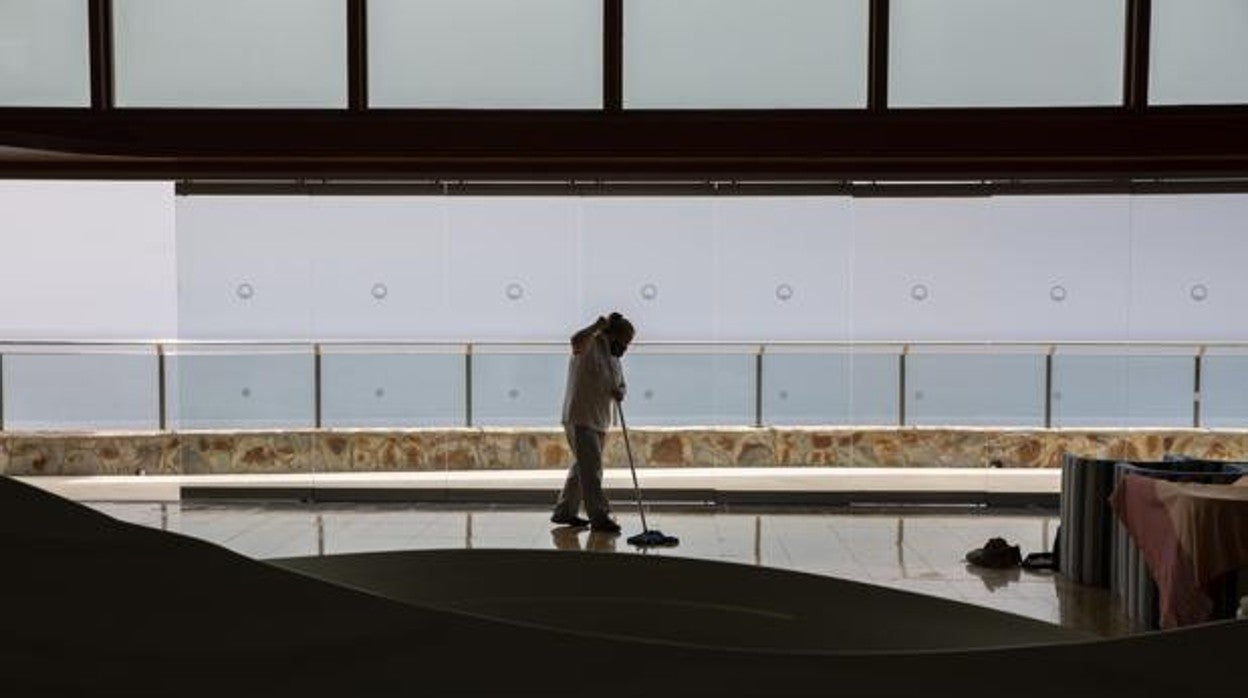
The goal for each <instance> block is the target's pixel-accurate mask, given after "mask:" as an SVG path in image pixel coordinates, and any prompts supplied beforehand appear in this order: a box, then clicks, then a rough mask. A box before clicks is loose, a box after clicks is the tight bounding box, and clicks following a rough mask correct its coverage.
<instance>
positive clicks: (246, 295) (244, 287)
mask: <svg viewBox="0 0 1248 698" xmlns="http://www.w3.org/2000/svg"><path fill="white" fill-rule="evenodd" d="M234 293H235V294H236V295H237V296H238V297H239V298H242V299H243V300H251V297H252V296H254V295H256V288H255V287H254V286H252V285H251V284H249V283H247V282H246V281H244V282H243V283H241V284H239V285H238V288H236V289H234Z"/></svg>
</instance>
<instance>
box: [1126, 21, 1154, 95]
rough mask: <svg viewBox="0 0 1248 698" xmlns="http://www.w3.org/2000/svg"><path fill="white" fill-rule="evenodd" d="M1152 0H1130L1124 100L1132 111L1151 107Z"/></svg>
mask: <svg viewBox="0 0 1248 698" xmlns="http://www.w3.org/2000/svg"><path fill="white" fill-rule="evenodd" d="M1152 15H1153V3H1152V0H1127V23H1126V24H1127V27H1126V32H1127V36H1126V39H1127V40H1126V48H1125V50H1126V56H1125V57H1124V60H1123V73H1124V74H1123V82H1122V92H1123V95H1122V103H1123V106H1125V107H1126V108H1127V109H1130V110H1131V111H1136V112H1139V111H1143V110H1144V109H1146V108H1147V107H1148V67H1149V66H1148V63H1149V45H1150V43H1151V41H1152V38H1151V29H1152Z"/></svg>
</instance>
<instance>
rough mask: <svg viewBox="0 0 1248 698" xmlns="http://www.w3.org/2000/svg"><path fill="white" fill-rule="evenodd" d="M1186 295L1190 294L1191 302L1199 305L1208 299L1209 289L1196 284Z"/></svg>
mask: <svg viewBox="0 0 1248 698" xmlns="http://www.w3.org/2000/svg"><path fill="white" fill-rule="evenodd" d="M1188 293H1190V294H1191V296H1192V300H1194V301H1196V302H1197V303H1199V302H1201V301H1203V300H1205V299H1206V298H1208V297H1209V287H1208V286H1206V285H1204V284H1196V285H1194V286H1192V290H1191V291H1189V292H1188Z"/></svg>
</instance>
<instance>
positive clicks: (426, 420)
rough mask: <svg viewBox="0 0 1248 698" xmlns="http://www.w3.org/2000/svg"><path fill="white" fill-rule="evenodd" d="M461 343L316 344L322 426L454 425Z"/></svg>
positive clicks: (460, 393)
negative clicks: (349, 345) (443, 345)
mask: <svg viewBox="0 0 1248 698" xmlns="http://www.w3.org/2000/svg"><path fill="white" fill-rule="evenodd" d="M464 370H465V356H464V352H463V348H462V347H458V348H457V347H452V346H445V347H408V348H404V347H392V348H387V347H374V348H369V347H363V346H358V347H322V349H321V413H322V422H321V423H322V425H323V426H326V427H400V428H401V427H456V426H463V425H464V420H465V416H464V415H465V409H466V404H465V403H466V397H465V396H466V388H467V386H466V380H465V376H464Z"/></svg>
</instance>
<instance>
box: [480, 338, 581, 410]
mask: <svg viewBox="0 0 1248 698" xmlns="http://www.w3.org/2000/svg"><path fill="white" fill-rule="evenodd" d="M565 346H566V345H560V346H559V347H558V348H555V347H553V346H552V347H544V348H543V347H524V346H497V347H490V348H488V349H486V348H478V347H474V352H473V355H472V425H473V426H513V427H521V426H545V427H550V426H557V425H558V424H559V421H560V417H561V411H562V408H563V385H564V381H565V380H566V379H567V375H568V352H567V349H566V348H565Z"/></svg>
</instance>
